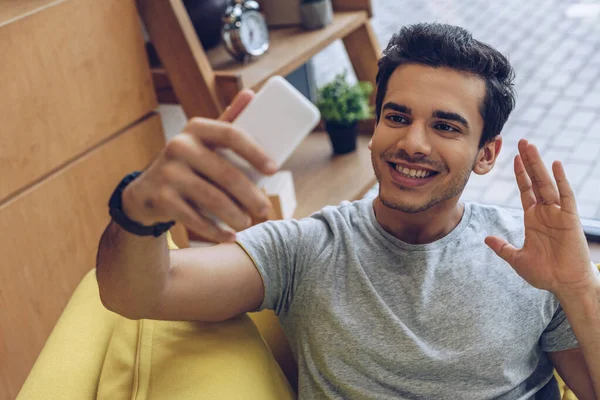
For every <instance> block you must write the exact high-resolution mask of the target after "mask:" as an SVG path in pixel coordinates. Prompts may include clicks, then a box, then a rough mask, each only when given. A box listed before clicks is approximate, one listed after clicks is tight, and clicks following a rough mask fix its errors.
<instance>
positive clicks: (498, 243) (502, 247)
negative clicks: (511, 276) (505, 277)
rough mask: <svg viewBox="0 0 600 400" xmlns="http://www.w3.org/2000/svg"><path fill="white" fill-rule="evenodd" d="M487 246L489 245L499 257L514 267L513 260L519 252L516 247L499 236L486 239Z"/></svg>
mask: <svg viewBox="0 0 600 400" xmlns="http://www.w3.org/2000/svg"><path fill="white" fill-rule="evenodd" d="M485 244H487V245H488V246H489V247H490V248H491V249H492V250H493V251H494V253H496V255H497V256H498V257H500V258H501V259H503V260H504V261H506V262H507V263H509V264H510V265H511V266H512V265H513V260H514V258H515V255H516V254H517V251H518V250H517V248H515V246H513V245H512V244H510V243H508V242H507V241H506V240H504V239H502V238H499V237H498V236H488V237H486V238H485Z"/></svg>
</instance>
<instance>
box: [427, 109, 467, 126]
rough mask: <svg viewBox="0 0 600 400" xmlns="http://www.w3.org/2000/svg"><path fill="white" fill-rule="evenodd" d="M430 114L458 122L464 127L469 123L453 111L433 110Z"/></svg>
mask: <svg viewBox="0 0 600 400" xmlns="http://www.w3.org/2000/svg"><path fill="white" fill-rule="evenodd" d="M431 115H432V116H433V117H435V118H441V119H447V120H448V121H454V122H458V123H459V124H461V125H463V126H465V127H466V128H468V127H469V123H468V122H467V120H466V119H465V118H464V117H463V116H462V115H460V114H457V113H455V112H450V111H443V110H434V111H433V113H432V114H431Z"/></svg>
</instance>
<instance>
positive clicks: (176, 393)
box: [97, 237, 295, 400]
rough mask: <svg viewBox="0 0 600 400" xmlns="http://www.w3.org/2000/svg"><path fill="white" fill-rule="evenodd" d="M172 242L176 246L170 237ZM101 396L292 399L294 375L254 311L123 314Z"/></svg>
mask: <svg viewBox="0 0 600 400" xmlns="http://www.w3.org/2000/svg"><path fill="white" fill-rule="evenodd" d="M169 242H170V243H169V245H170V247H171V248H175V246H174V243H172V241H171V238H170V237H169ZM97 398H98V400H103V399H110V400H119V399H123V400H125V399H127V400H132V399H133V400H146V399H148V400H152V399H156V400H158V399H160V400H162V399H177V400H179V399H182V400H185V399H228V400H229V399H232V400H235V399H261V400H262V399H264V400H269V399H274V400H275V399H277V400H282V399H284V400H285V399H292V398H295V395H294V392H293V390H292V389H291V387H290V385H289V383H288V381H287V380H286V378H285V376H284V375H283V373H282V371H281V369H280V368H279V365H278V364H277V362H276V361H275V359H274V358H273V355H272V354H271V352H270V350H269V348H268V346H267V345H266V343H265V342H264V340H263V339H262V337H261V335H260V333H259V331H258V329H257V328H256V326H255V325H254V323H253V322H252V320H251V319H250V317H249V316H248V315H242V316H240V317H237V318H234V319H231V320H229V321H225V322H220V323H201V322H172V321H153V320H139V321H133V320H128V319H126V318H122V319H121V320H120V321H119V322H118V323H117V324H116V326H115V329H114V331H113V334H112V337H111V340H110V343H109V346H108V350H107V352H106V358H105V360H104V366H103V368H102V372H101V375H100V382H99V384H98V397H97Z"/></svg>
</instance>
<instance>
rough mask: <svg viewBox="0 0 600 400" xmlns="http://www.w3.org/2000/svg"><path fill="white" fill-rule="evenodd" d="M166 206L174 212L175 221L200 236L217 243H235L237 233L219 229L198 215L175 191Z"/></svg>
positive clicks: (167, 200) (167, 199)
mask: <svg viewBox="0 0 600 400" xmlns="http://www.w3.org/2000/svg"><path fill="white" fill-rule="evenodd" d="M164 201H165V203H166V206H167V207H169V209H170V210H173V211H172V212H173V214H174V215H175V219H176V220H177V221H180V222H182V223H183V224H184V225H185V226H187V227H188V228H189V229H191V230H192V231H194V232H195V233H197V234H198V235H200V236H202V237H203V238H206V239H208V240H211V241H213V242H215V243H219V242H233V241H235V232H234V231H232V230H229V229H227V228H221V227H218V226H217V225H216V224H215V223H214V222H213V221H211V220H210V219H208V218H207V217H205V216H203V215H200V214H198V213H197V212H196V211H194V209H193V208H192V207H191V206H190V205H189V204H187V203H186V202H185V200H183V199H182V198H181V197H180V196H178V195H177V194H176V193H175V192H174V191H173V193H172V194H171V195H169V196H168V197H167V198H166V199H165V200H164Z"/></svg>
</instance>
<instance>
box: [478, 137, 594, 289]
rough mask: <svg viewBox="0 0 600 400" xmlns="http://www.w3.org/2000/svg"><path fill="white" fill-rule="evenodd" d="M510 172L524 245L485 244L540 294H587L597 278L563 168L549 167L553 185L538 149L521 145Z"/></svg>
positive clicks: (491, 238)
mask: <svg viewBox="0 0 600 400" xmlns="http://www.w3.org/2000/svg"><path fill="white" fill-rule="evenodd" d="M514 168H515V177H516V180H517V185H518V186H519V190H520V192H521V203H522V205H523V211H524V213H525V215H524V218H525V242H524V244H523V247H522V248H520V249H517V248H515V247H514V246H512V245H511V244H509V243H508V242H507V241H506V240H504V239H502V238H499V237H497V236H489V237H487V238H486V239H485V243H486V244H487V245H488V246H490V247H491V248H492V250H494V252H495V253H496V254H497V255H498V256H500V257H501V258H502V259H504V260H505V261H506V262H508V263H509V264H510V265H511V266H512V267H513V268H514V269H515V271H516V272H517V273H518V274H519V275H520V276H521V277H522V278H523V279H525V280H526V281H527V282H528V283H529V284H531V285H532V286H534V287H536V288H538V289H545V290H548V291H550V292H552V293H554V294H555V295H558V293H565V292H569V293H573V292H578V291H583V290H586V289H588V288H589V287H590V286H592V285H593V284H594V282H595V281H596V280H597V277H596V273H595V271H594V268H593V266H592V264H591V261H590V253H589V248H588V246H587V242H586V239H585V235H584V233H583V229H582V227H581V222H580V220H579V216H578V214H577V205H576V202H575V196H574V194H573V190H572V189H571V185H570V184H569V182H568V180H567V177H566V175H565V171H564V168H563V166H562V164H561V162H560V161H555V162H554V163H553V164H552V172H553V175H554V179H555V181H556V184H555V182H554V181H553V180H552V178H551V177H550V174H549V172H548V170H547V169H546V167H545V166H544V163H543V162H542V158H541V157H540V153H539V152H538V150H537V148H536V147H535V146H534V145H533V144H530V143H528V142H527V140H524V139H522V140H521V141H519V155H517V156H516V157H515V161H514Z"/></svg>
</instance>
